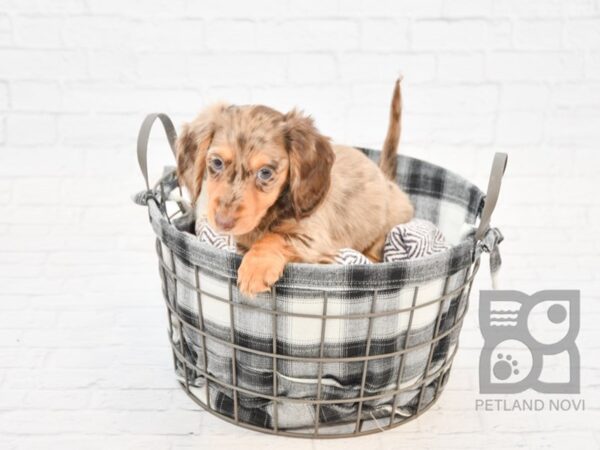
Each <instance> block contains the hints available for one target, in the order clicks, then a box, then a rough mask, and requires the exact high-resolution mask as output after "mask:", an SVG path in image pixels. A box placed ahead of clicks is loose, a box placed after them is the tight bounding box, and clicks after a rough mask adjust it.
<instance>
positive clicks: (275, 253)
mask: <svg viewBox="0 0 600 450" xmlns="http://www.w3.org/2000/svg"><path fill="white" fill-rule="evenodd" d="M293 259H294V252H293V250H292V248H291V247H290V245H289V244H288V243H287V242H286V240H285V238H284V237H283V236H281V235H280V234H276V233H266V234H265V235H264V236H263V237H262V238H260V239H259V240H257V241H256V242H255V243H254V244H252V246H251V247H250V250H248V252H247V253H246V254H245V255H244V258H243V259H242V264H240V268H239V270H238V287H239V289H240V291H241V292H242V294H244V295H246V296H248V297H254V296H255V295H256V294H258V293H259V292H265V291H268V290H269V289H270V288H271V286H272V285H273V284H275V282H276V281H277V280H278V279H279V277H281V275H282V274H283V268H284V267H285V265H286V263H288V262H290V261H292V260H293Z"/></svg>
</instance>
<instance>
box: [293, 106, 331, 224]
mask: <svg viewBox="0 0 600 450" xmlns="http://www.w3.org/2000/svg"><path fill="white" fill-rule="evenodd" d="M283 135H284V141H285V146H286V149H287V151H288V155H289V158H290V177H289V186H290V196H291V202H292V208H293V210H294V214H295V216H296V218H297V219H300V218H302V217H306V216H308V215H310V214H311V213H312V212H313V211H314V209H315V208H316V207H317V206H319V205H320V204H321V202H322V201H323V199H324V198H325V194H326V193H327V191H328V190H329V186H330V185H331V166H333V162H334V160H335V155H334V153H333V149H332V148H331V144H330V143H329V139H328V138H326V137H325V136H323V135H321V134H320V133H319V131H318V130H317V129H316V128H315V125H314V123H313V120H312V119H311V118H310V117H306V116H304V115H302V114H301V113H300V112H298V111H296V110H293V111H291V112H289V113H287V114H286V115H285V116H284V122H283Z"/></svg>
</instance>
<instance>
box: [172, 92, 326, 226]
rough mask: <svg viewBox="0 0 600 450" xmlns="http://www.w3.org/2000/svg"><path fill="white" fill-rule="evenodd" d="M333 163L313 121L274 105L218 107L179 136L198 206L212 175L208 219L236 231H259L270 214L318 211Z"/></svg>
mask: <svg viewBox="0 0 600 450" xmlns="http://www.w3.org/2000/svg"><path fill="white" fill-rule="evenodd" d="M333 161H334V154H333V150H332V148H331V145H330V144H329V140H328V139H327V138H325V137H324V136H322V135H321V134H320V133H319V132H318V131H317V129H316V128H315V126H314V124H313V121H312V120H311V119H310V118H308V117H305V116H303V115H302V114H301V113H299V112H297V111H292V112H290V113H288V114H282V113H280V112H277V111H275V110H273V109H271V108H268V107H266V106H253V105H252V106H226V105H221V104H219V105H215V106H212V107H210V108H208V109H206V110H205V111H203V112H202V113H200V115H199V116H198V117H196V119H194V121H192V122H191V123H189V124H186V125H184V127H183V130H182V133H181V135H180V137H179V138H178V140H177V175H178V177H179V180H180V182H181V183H182V184H184V185H185V186H186V187H187V189H188V190H189V192H190V194H191V197H192V203H196V200H197V199H198V197H199V196H200V191H201V189H202V180H203V178H204V175H205V173H206V190H207V195H208V209H207V216H208V220H209V222H210V224H211V225H212V226H214V227H215V228H216V229H218V230H219V231H221V232H227V233H229V234H233V235H243V234H247V233H249V232H251V231H253V230H254V229H255V228H257V227H258V226H259V225H260V224H261V222H262V221H263V219H265V217H266V216H267V215H268V216H269V217H271V216H272V217H273V219H276V218H280V219H286V218H290V217H293V218H296V219H300V218H302V217H306V216H308V215H310V214H311V213H312V212H313V211H314V210H315V208H316V207H317V206H318V205H319V204H320V203H321V202H322V200H323V198H324V196H325V194H326V193H327V191H328V189H329V185H330V171H331V166H332V165H333Z"/></svg>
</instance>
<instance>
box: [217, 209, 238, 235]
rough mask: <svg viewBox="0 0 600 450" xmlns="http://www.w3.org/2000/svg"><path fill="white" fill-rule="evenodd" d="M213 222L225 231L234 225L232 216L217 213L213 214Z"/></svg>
mask: <svg viewBox="0 0 600 450" xmlns="http://www.w3.org/2000/svg"><path fill="white" fill-rule="evenodd" d="M215 222H216V224H217V226H218V227H219V228H221V229H222V230H225V231H228V230H231V229H232V228H233V226H234V225H235V219H234V218H233V216H228V215H225V214H219V213H216V214H215Z"/></svg>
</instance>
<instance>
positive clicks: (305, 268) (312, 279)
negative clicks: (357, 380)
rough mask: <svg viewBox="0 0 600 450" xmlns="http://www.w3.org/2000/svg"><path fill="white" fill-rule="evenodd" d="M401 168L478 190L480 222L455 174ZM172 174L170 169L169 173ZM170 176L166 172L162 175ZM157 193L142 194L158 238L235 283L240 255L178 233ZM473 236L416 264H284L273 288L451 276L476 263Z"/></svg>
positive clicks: (384, 285)
mask: <svg viewBox="0 0 600 450" xmlns="http://www.w3.org/2000/svg"><path fill="white" fill-rule="evenodd" d="M356 148H358V149H359V150H360V151H362V152H364V153H365V154H366V155H367V156H368V157H369V158H371V159H376V158H377V157H378V155H379V151H378V150H373V149H367V148H361V147H356ZM398 158H399V159H403V161H402V163H403V164H406V163H407V162H411V161H412V162H416V163H419V164H426V165H428V166H429V167H430V168H432V169H434V170H442V171H444V172H445V173H446V175H447V177H448V178H449V180H450V181H451V182H453V183H457V184H463V185H466V186H469V187H472V188H474V189H475V190H476V192H477V194H478V198H479V200H478V201H479V206H478V209H477V213H476V217H479V216H480V214H481V210H482V205H483V202H484V200H485V195H484V194H483V192H482V191H481V190H480V189H479V188H478V187H477V186H476V185H474V184H473V183H471V182H470V181H468V180H466V179H465V178H464V177H461V176H460V175H457V174H455V173H454V172H452V171H450V170H448V169H445V168H443V167H441V166H438V165H436V164H433V163H430V162H428V161H424V160H420V159H418V158H413V157H410V156H404V155H398ZM173 170H174V169H173ZM169 175H172V172H166V175H165V176H169ZM155 191H156V188H155V189H153V190H150V191H145V193H146V194H147V197H146V199H147V206H148V211H149V216H150V222H151V224H152V227H153V229H154V232H155V234H156V236H157V237H158V239H159V240H160V241H161V242H162V244H163V245H165V246H166V247H167V248H168V249H169V250H171V251H173V252H174V253H175V254H176V255H177V256H178V257H179V258H180V259H181V260H182V261H184V262H186V263H188V262H189V263H190V264H192V265H197V266H199V267H200V268H201V269H203V270H206V271H208V272H210V273H211V274H212V275H213V276H216V277H224V278H228V279H235V278H237V270H238V268H239V265H240V264H241V261H242V258H243V255H239V254H237V253H234V252H231V251H228V250H225V249H219V248H217V247H214V246H212V245H209V244H207V243H204V242H201V241H200V240H198V239H197V237H196V236H195V235H193V234H191V233H189V232H186V231H182V230H179V229H178V228H177V227H175V225H173V224H172V223H171V221H170V220H168V217H167V216H166V214H165V213H164V211H163V210H162V209H161V208H160V206H159V201H158V200H157V198H156V197H155V196H154V193H155ZM449 199H450V200H451V201H455V202H456V203H457V204H460V205H463V206H464V205H465V199H464V198H455V197H450V198H449ZM472 231H473V232H472V233H468V234H467V235H466V236H463V238H462V240H461V241H460V242H459V243H458V244H456V245H453V246H451V247H449V248H448V249H446V250H443V251H441V252H439V253H435V254H432V255H427V256H424V257H421V258H418V259H407V260H402V261H392V262H379V263H374V264H352V265H343V264H313V263H299V262H294V263H288V264H287V265H286V267H285V269H284V273H283V276H282V277H281V278H280V279H279V280H278V282H277V283H276V284H275V286H276V287H292V288H304V289H308V290H315V289H317V288H318V289H320V290H348V289H351V290H372V289H379V290H385V289H396V288H399V287H402V286H405V285H407V284H411V283H422V282H426V281H430V280H434V279H437V278H439V277H440V276H447V275H452V274H453V273H456V272H458V271H459V270H462V269H464V268H465V267H467V266H469V265H471V264H473V262H474V260H475V257H476V255H475V248H476V239H475V236H474V234H475V224H473V230H472Z"/></svg>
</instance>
